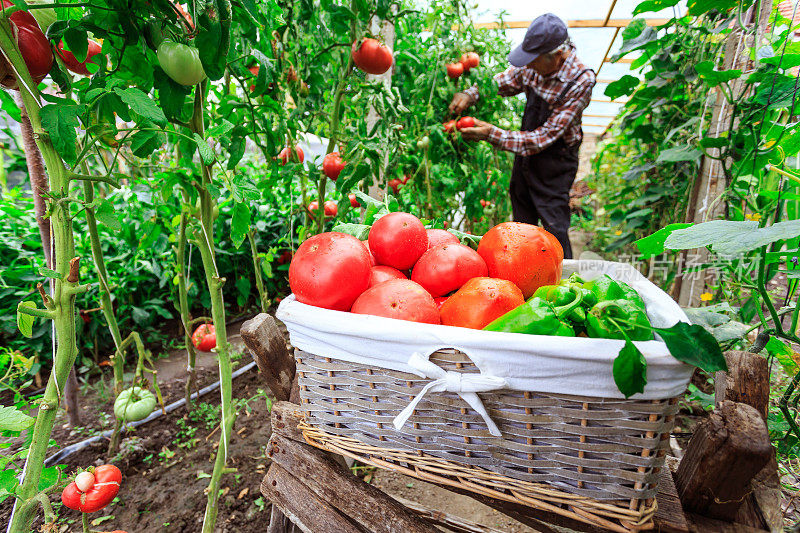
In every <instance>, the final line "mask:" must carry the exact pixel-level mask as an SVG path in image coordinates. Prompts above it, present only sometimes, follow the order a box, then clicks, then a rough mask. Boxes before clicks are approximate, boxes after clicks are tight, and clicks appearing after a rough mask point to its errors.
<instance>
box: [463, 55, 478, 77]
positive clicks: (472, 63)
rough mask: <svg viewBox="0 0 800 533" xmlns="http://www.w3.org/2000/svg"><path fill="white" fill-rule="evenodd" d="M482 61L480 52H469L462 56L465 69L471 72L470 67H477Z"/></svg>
mask: <svg viewBox="0 0 800 533" xmlns="http://www.w3.org/2000/svg"><path fill="white" fill-rule="evenodd" d="M480 62H481V60H480V56H478V54H476V53H475V52H467V53H466V54H464V55H462V56H461V64H462V65H464V70H465V71H466V72H469V70H470V69H473V68H475V67H477V66H478V64H479V63H480Z"/></svg>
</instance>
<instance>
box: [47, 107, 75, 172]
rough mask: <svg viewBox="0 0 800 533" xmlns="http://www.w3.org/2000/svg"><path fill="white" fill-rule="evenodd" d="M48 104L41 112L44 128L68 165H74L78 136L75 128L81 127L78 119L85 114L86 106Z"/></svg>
mask: <svg viewBox="0 0 800 533" xmlns="http://www.w3.org/2000/svg"><path fill="white" fill-rule="evenodd" d="M66 102H69V100H64V103H58V104H48V105H46V106H44V107H42V109H41V110H40V111H39V114H40V116H41V119H42V127H43V128H44V129H45V131H47V133H49V134H50V140H51V141H52V142H53V147H55V149H56V151H57V152H58V153H59V154H60V155H61V157H63V158H64V161H66V162H67V163H74V162H75V159H76V157H77V153H76V152H75V142H76V141H77V140H78V134H77V132H76V131H75V128H77V127H78V126H80V120H78V117H79V116H81V114H83V111H84V106H82V105H76V104H69V103H66Z"/></svg>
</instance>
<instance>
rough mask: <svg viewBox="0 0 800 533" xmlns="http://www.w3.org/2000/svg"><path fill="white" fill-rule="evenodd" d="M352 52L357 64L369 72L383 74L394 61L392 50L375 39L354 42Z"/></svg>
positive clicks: (354, 61)
mask: <svg viewBox="0 0 800 533" xmlns="http://www.w3.org/2000/svg"><path fill="white" fill-rule="evenodd" d="M351 53H352V56H353V63H354V64H355V66H357V67H358V68H360V69H361V70H363V71H364V72H366V73H368V74H383V73H384V72H386V71H387V70H389V69H390V68H391V67H392V63H393V62H394V58H393V57H392V52H391V50H389V48H387V47H386V46H384V45H382V44H381V43H379V42H378V41H376V40H375V39H369V38H367V39H364V40H363V41H356V42H354V43H353V46H352V49H351Z"/></svg>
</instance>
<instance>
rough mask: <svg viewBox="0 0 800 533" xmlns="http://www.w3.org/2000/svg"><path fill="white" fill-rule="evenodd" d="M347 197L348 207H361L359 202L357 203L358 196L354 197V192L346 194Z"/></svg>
mask: <svg viewBox="0 0 800 533" xmlns="http://www.w3.org/2000/svg"><path fill="white" fill-rule="evenodd" d="M347 197H348V198H350V207H354V208H355V207H361V204H360V203H358V198H356V195H355V193H352V192H351V193H350V194H348V195H347Z"/></svg>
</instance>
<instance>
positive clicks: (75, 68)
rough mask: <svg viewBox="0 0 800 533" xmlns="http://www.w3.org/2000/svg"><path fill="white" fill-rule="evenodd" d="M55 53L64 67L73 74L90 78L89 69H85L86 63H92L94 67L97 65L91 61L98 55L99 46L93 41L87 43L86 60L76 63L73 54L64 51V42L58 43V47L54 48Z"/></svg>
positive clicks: (76, 60)
mask: <svg viewBox="0 0 800 533" xmlns="http://www.w3.org/2000/svg"><path fill="white" fill-rule="evenodd" d="M56 53H57V54H58V57H60V58H61V60H62V61H63V62H64V65H66V67H67V68H68V69H69V70H71V71H72V72H74V73H75V74H80V75H82V76H91V73H90V72H89V69H87V68H86V63H94V64H95V65H97V63H95V62H94V61H92V60H91V59H92V58H93V57H94V56H96V55H97V54H99V53H100V45H99V44H97V43H96V42H94V41H89V51H88V52H87V53H86V59H84V60H83V61H82V62H81V61H78V59H77V58H76V57H75V54H73V53H72V52H69V51H67V50H64V41H59V42H58V47H56Z"/></svg>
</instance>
